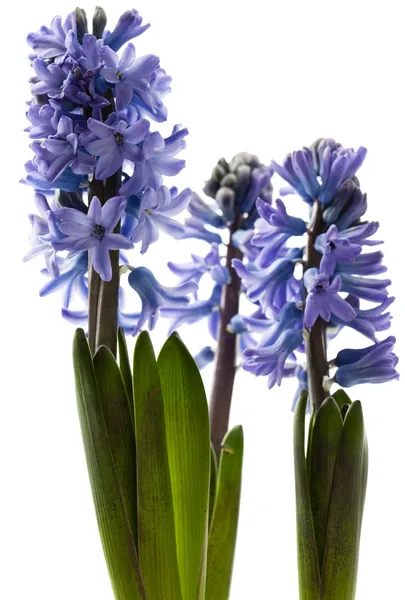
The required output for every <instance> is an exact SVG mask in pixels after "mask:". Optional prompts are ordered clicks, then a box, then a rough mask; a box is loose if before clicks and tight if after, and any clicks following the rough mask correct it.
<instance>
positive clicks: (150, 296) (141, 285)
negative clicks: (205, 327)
mask: <svg viewBox="0 0 405 600" xmlns="http://www.w3.org/2000/svg"><path fill="white" fill-rule="evenodd" d="M128 282H129V285H130V286H131V287H132V288H133V289H134V290H135V291H136V292H137V294H138V295H139V297H140V299H141V302H142V310H141V314H140V316H139V320H138V323H137V325H136V327H135V328H134V330H133V331H132V335H136V334H137V333H138V332H139V331H140V330H141V329H142V327H143V326H144V324H145V323H146V321H148V328H149V329H153V328H154V327H155V325H156V321H157V318H158V312H159V309H162V307H163V306H187V304H188V303H189V302H190V299H189V298H188V297H187V294H191V293H193V292H195V291H196V289H197V285H196V284H195V283H194V282H188V283H184V284H183V285H179V286H177V287H166V286H163V285H161V284H160V283H159V282H158V281H157V279H156V278H155V276H154V275H153V273H152V272H151V271H150V270H149V269H146V268H145V267H138V268H136V269H131V272H130V274H129V277H128Z"/></svg>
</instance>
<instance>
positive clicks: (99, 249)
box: [91, 242, 112, 281]
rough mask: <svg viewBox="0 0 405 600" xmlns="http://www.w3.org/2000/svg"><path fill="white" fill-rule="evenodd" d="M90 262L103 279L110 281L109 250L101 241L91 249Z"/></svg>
mask: <svg viewBox="0 0 405 600" xmlns="http://www.w3.org/2000/svg"><path fill="white" fill-rule="evenodd" d="M91 263H92V265H93V267H94V270H95V271H96V272H97V273H98V274H99V275H100V277H101V279H102V280H103V281H111V277H112V268H111V260H110V252H109V250H108V248H107V247H106V245H105V244H104V243H103V242H101V243H99V244H97V246H94V247H93V248H92V249H91Z"/></svg>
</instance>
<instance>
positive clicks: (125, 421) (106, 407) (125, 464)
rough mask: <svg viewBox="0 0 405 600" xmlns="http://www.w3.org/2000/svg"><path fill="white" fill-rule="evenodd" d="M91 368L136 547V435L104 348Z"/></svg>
mask: <svg viewBox="0 0 405 600" xmlns="http://www.w3.org/2000/svg"><path fill="white" fill-rule="evenodd" d="M93 364H94V371H95V374H96V379H97V385H98V390H99V395H100V401H101V405H102V408H103V414H104V421H105V424H106V429H107V435H108V440H109V443H110V448H111V453H112V456H113V460H114V464H115V468H116V472H117V478H118V484H119V486H120V491H121V496H122V499H123V502H124V506H125V510H126V513H127V516H128V520H129V522H130V524H131V529H132V531H133V537H134V540H135V543H136V544H137V540H138V533H137V528H138V526H137V499H136V450H135V431H134V428H133V425H132V418H131V413H130V410H129V406H128V398H127V393H126V390H125V386H124V382H123V381H122V376H121V372H120V369H119V367H118V365H117V362H116V360H115V357H114V355H113V353H112V352H111V350H110V349H109V348H107V346H100V347H99V349H98V350H97V352H96V354H95V356H94V358H93Z"/></svg>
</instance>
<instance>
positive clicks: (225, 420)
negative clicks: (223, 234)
mask: <svg viewBox="0 0 405 600" xmlns="http://www.w3.org/2000/svg"><path fill="white" fill-rule="evenodd" d="M239 222H240V217H239V216H237V217H235V220H234V222H233V223H232V225H231V226H230V228H229V233H230V237H229V244H228V247H227V254H226V268H227V269H228V270H229V273H230V281H229V283H228V284H227V285H225V286H224V287H223V290H222V299H221V319H220V323H219V331H218V346H217V351H216V358H215V371H214V381H213V385H212V392H211V401H210V423H211V441H212V444H213V446H214V449H215V452H216V454H217V457H219V455H220V453H221V443H222V440H223V439H224V436H225V434H226V432H227V431H228V425H229V415H230V412H231V402H232V392H233V385H234V381H235V373H236V350H237V339H236V335H235V334H234V333H232V332H230V331H229V328H228V325H229V322H230V321H231V319H232V318H233V317H234V316H235V315H237V314H238V313H239V295H240V285H241V281H240V277H239V275H238V274H237V273H236V271H235V269H233V268H232V260H233V259H234V258H238V259H241V258H242V252H241V251H240V250H239V249H238V248H236V247H235V246H234V245H233V243H232V235H233V234H234V233H235V231H237V230H238V229H239V227H240V223H239Z"/></svg>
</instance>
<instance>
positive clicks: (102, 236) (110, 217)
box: [54, 196, 134, 281]
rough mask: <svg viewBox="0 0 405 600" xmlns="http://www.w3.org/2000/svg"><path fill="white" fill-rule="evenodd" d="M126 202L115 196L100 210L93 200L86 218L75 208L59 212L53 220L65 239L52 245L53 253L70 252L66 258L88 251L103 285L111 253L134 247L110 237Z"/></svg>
mask: <svg viewBox="0 0 405 600" xmlns="http://www.w3.org/2000/svg"><path fill="white" fill-rule="evenodd" d="M125 202H126V201H125V198H124V197H123V196H115V197H114V198H110V199H109V200H107V202H106V203H105V204H104V205H103V206H101V202H100V200H99V199H98V198H97V197H96V196H94V197H93V199H92V201H91V204H90V207H89V211H88V213H87V215H86V214H84V213H83V212H81V211H80V210H76V209H75V208H59V209H58V210H57V211H56V216H57V218H58V219H60V221H61V224H60V229H61V231H62V232H63V233H65V234H66V235H67V237H66V238H65V239H64V240H62V241H61V242H57V243H54V247H55V249H56V250H69V254H68V258H70V257H72V256H75V255H76V254H78V253H80V252H83V251H84V250H90V256H91V262H92V265H93V267H94V270H95V271H96V272H97V273H98V274H99V275H100V277H101V279H103V280H104V281H110V280H111V276H112V271H111V260H110V252H109V251H110V250H125V249H129V248H133V246H134V245H133V243H132V242H131V241H130V240H129V239H128V238H126V237H124V236H123V235H121V234H119V233H113V231H114V228H115V226H116V225H117V223H118V221H119V220H120V219H121V216H122V213H123V212H124V210H125Z"/></svg>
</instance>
